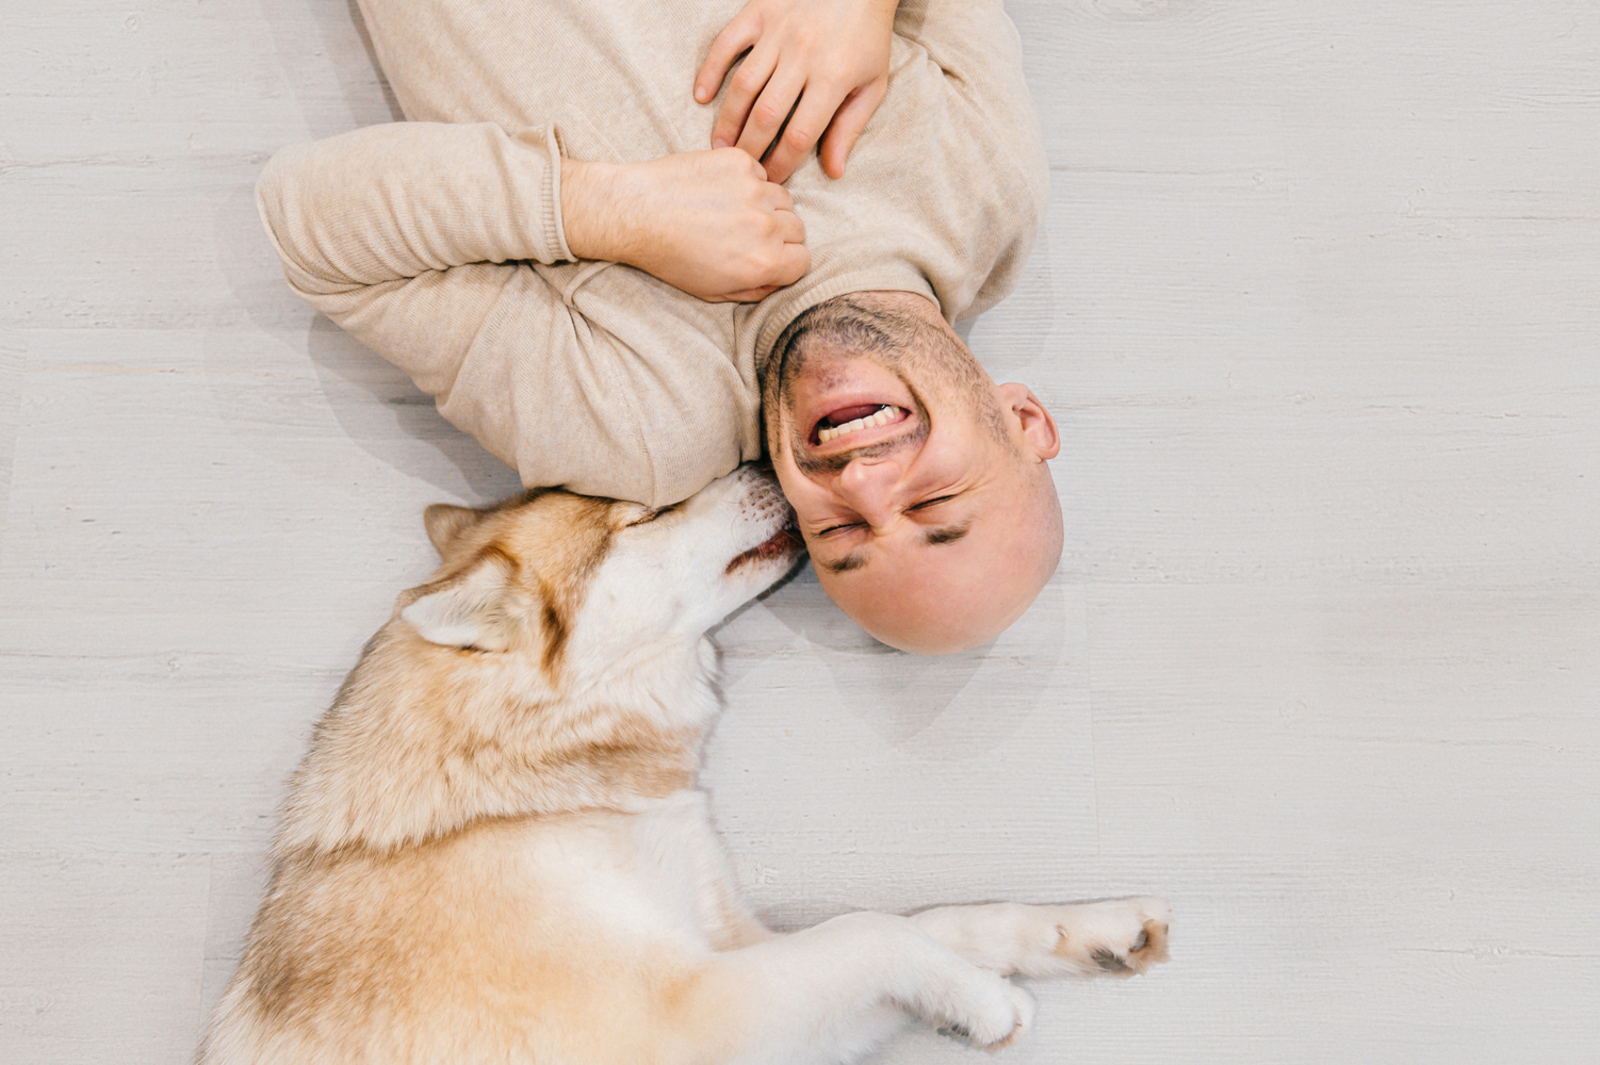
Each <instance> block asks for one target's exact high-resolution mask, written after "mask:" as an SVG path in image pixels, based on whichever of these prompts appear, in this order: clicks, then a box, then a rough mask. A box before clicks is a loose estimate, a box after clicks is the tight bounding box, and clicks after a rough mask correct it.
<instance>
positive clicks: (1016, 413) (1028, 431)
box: [994, 381, 1061, 460]
mask: <svg viewBox="0 0 1600 1065" xmlns="http://www.w3.org/2000/svg"><path fill="white" fill-rule="evenodd" d="M994 391H995V395H996V396H998V397H999V399H1000V406H1001V408H1002V409H1003V410H1004V411H1005V413H1006V415H1007V420H1008V421H1013V422H1015V423H1016V424H1017V426H1018V427H1019V428H1020V429H1021V430H1022V440H1023V444H1024V446H1025V447H1026V448H1027V450H1028V451H1029V452H1030V453H1032V454H1034V455H1036V456H1038V457H1039V458H1040V459H1041V460H1043V459H1053V458H1055V457H1056V455H1058V454H1060V452H1061V433H1060V431H1059V430H1057V429H1056V420H1055V419H1054V418H1052V417H1050V412H1049V411H1047V410H1045V409H1044V404H1043V403H1040V402H1039V397H1038V396H1036V395H1034V394H1033V393H1032V392H1031V391H1030V390H1029V389H1028V386H1027V385H1019V384H1017V383H1016V382H1014V381H1012V382H1009V383H1007V384H1003V385H995V386H994Z"/></svg>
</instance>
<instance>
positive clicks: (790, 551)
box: [723, 512, 806, 573]
mask: <svg viewBox="0 0 1600 1065" xmlns="http://www.w3.org/2000/svg"><path fill="white" fill-rule="evenodd" d="M805 549H806V544H805V540H804V539H802V538H801V536H800V526H798V525H796V524H795V519H794V514H793V513H792V512H791V513H790V515H789V520H788V521H786V522H785V523H784V524H783V527H782V528H780V529H779V530H778V531H777V532H775V533H773V534H772V535H771V536H769V537H768V538H767V539H765V540H763V541H762V542H761V543H759V544H757V545H756V546H754V547H752V548H751V549H750V550H748V551H744V552H741V553H740V554H738V555H735V556H734V559H733V561H732V562H729V563H728V568H727V569H726V570H724V571H723V572H725V573H732V572H733V571H734V570H736V569H739V568H740V567H741V566H748V565H750V564H751V563H755V562H765V561H767V560H769V559H775V558H789V559H794V558H798V557H799V556H800V554H801V553H803V552H804V551H805Z"/></svg>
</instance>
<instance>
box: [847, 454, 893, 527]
mask: <svg viewBox="0 0 1600 1065" xmlns="http://www.w3.org/2000/svg"><path fill="white" fill-rule="evenodd" d="M899 473H900V470H899V467H898V465H896V464H895V463H894V462H891V461H888V460H886V459H866V458H862V459H853V460H852V461H851V462H850V464H849V465H847V466H846V467H845V468H844V469H842V470H840V471H839V479H838V481H837V482H835V485H834V489H835V491H837V492H838V493H839V495H840V497H841V498H843V499H844V501H845V502H846V503H848V504H849V505H850V506H851V508H852V509H854V510H855V512H856V513H857V514H860V515H861V516H862V517H863V518H865V519H867V523H868V524H870V525H871V526H872V527H873V528H875V529H880V530H881V529H882V528H884V527H885V526H886V525H888V524H889V522H890V521H891V520H892V519H893V518H894V515H895V513H896V512H895V508H894V506H893V505H892V499H893V489H894V485H895V482H896V481H897V480H898V479H899Z"/></svg>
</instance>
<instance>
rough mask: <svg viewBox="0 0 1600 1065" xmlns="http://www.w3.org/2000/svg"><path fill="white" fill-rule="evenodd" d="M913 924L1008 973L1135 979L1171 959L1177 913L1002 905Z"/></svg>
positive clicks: (1123, 906) (1087, 905) (1146, 907)
mask: <svg viewBox="0 0 1600 1065" xmlns="http://www.w3.org/2000/svg"><path fill="white" fill-rule="evenodd" d="M911 920H913V921H915V922H916V923H917V926H918V927H920V928H921V929H923V930H924V931H925V932H927V933H928V934H929V935H931V936H932V937H933V938H934V939H937V940H938V941H939V942H941V943H943V944H944V945H945V946H947V947H949V948H950V949H951V950H953V951H955V952H956V953H957V954H960V955H961V956H962V957H963V958H966V959H967V960H968V961H970V962H972V963H973V964H974V965H981V966H983V967H984V968H986V969H993V970H995V971H996V972H1000V973H1005V974H1007V975H1010V974H1013V973H1015V974H1018V975H1021V976H1028V977H1035V978H1048V977H1055V976H1069V975H1075V974H1080V975H1092V974H1098V973H1109V974H1111V975H1114V976H1132V975H1134V974H1135V973H1140V972H1143V971H1144V970H1145V969H1147V968H1149V967H1150V966H1151V965H1154V964H1155V963H1156V962H1159V961H1165V960H1166V958H1167V928H1168V925H1169V924H1170V922H1171V920H1172V911H1171V909H1170V908H1169V907H1168V906H1167V904H1166V903H1165V902H1163V901H1162V900H1161V899H1153V898H1132V899H1108V900H1106V901H1104V902H1083V903H1075V904H1068V905H1062V906H1026V905H1022V904H1020V903H1014V902H997V903H990V904H988V905H983V906H940V907H938V908H936V909H932V910H924V911H923V912H921V913H919V914H917V915H916V916H914V917H912V918H911Z"/></svg>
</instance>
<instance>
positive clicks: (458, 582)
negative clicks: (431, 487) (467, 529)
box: [400, 507, 522, 651]
mask: <svg viewBox="0 0 1600 1065" xmlns="http://www.w3.org/2000/svg"><path fill="white" fill-rule="evenodd" d="M428 509H429V510H432V509H433V508H432V507H430V508H428ZM457 509H460V508H457ZM430 531H431V530H430ZM511 570H512V567H511V560H510V559H508V558H506V556H505V555H503V554H501V553H500V552H498V551H486V552H485V553H484V554H483V555H481V556H479V558H478V559H477V560H475V561H474V562H473V563H472V565H470V566H468V567H467V568H466V569H465V570H463V571H461V572H459V573H456V574H452V575H451V576H449V577H447V578H445V579H444V580H443V581H439V582H436V583H434V584H425V585H423V586H422V587H421V588H418V589H416V591H417V592H418V593H419V594H418V595H417V597H416V598H415V599H413V600H411V602H409V603H407V604H406V605H405V606H404V607H403V608H401V610H400V617H401V619H402V620H403V621H405V622H406V623H407V624H409V625H410V626H411V627H412V628H414V629H416V630H417V634H418V635H419V636H421V637H422V638H423V639H424V640H427V641H428V642H429V643H436V644H439V645H440V646H442V647H471V648H475V649H477V650H479V651H504V650H506V649H507V648H509V647H510V646H511V638H512V635H513V632H514V630H515V628H516V626H517V625H518V624H520V620H519V619H520V618H521V616H522V611H520V610H519V609H518V607H519V605H522V596H521V595H520V593H518V592H517V590H516V589H515V588H513V587H512V585H511Z"/></svg>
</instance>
